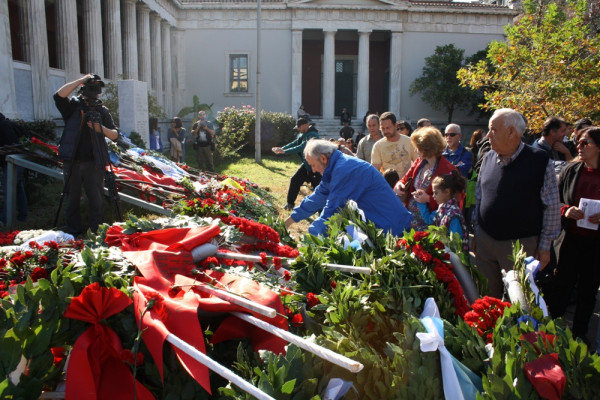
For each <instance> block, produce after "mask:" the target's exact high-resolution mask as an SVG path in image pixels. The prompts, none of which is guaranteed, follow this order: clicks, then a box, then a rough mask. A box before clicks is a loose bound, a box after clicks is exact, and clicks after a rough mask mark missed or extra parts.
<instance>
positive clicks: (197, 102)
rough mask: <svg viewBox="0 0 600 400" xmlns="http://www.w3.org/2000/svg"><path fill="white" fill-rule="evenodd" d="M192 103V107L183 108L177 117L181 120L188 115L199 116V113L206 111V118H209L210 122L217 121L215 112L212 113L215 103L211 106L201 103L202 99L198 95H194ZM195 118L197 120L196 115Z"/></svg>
mask: <svg viewBox="0 0 600 400" xmlns="http://www.w3.org/2000/svg"><path fill="white" fill-rule="evenodd" d="M192 101H193V105H192V106H187V107H183V108H182V109H181V110H180V111H179V112H178V113H177V116H178V117H179V118H183V117H185V116H186V115H188V114H190V113H194V114H198V111H201V110H204V111H206V117H207V119H208V120H214V119H215V116H214V115H213V111H212V106H213V104H215V103H211V104H206V103H200V99H199V98H198V96H197V95H194V96H193V97H192ZM194 118H196V116H195V115H194Z"/></svg>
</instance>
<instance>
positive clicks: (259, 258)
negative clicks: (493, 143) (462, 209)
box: [0, 196, 600, 400]
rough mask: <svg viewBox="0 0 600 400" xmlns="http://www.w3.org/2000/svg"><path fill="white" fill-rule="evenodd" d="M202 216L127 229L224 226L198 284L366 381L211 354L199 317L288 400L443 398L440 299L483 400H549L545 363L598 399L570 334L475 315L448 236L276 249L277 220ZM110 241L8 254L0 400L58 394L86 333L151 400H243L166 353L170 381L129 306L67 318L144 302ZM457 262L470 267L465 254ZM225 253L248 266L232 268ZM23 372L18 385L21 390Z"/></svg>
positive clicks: (581, 349)
mask: <svg viewBox="0 0 600 400" xmlns="http://www.w3.org/2000/svg"><path fill="white" fill-rule="evenodd" d="M227 198H229V197H227ZM217 199H219V197H218V196H217V197H215V207H219V206H218V205H217ZM225 209H227V207H225ZM219 210H222V209H221V208H220V207H219ZM182 214H185V212H183V211H182ZM191 214H193V215H180V216H177V217H175V218H163V219H156V220H152V221H149V220H145V219H141V218H137V217H135V216H130V217H129V219H128V221H125V222H124V223H123V224H121V225H120V227H119V228H120V231H121V232H122V233H123V234H127V235H131V234H138V233H142V232H148V233H152V232H153V231H157V230H166V229H172V228H184V227H185V228H190V227H194V226H200V227H205V226H206V227H208V226H214V225H215V224H218V225H219V226H220V232H221V233H220V234H219V236H218V237H217V238H216V239H215V242H217V243H218V249H219V254H215V255H211V256H208V257H205V258H203V259H202V260H199V261H198V262H197V263H196V264H195V265H193V266H192V267H191V268H190V269H187V268H186V269H185V272H186V274H187V275H186V277H187V278H189V279H191V280H192V281H194V282H204V281H206V282H209V283H210V282H213V279H214V278H212V275H211V274H215V273H227V274H230V275H231V276H237V277H244V278H249V279H251V280H252V281H254V282H258V283H260V285H261V287H265V288H270V290H272V291H275V292H276V293H277V294H278V297H279V299H280V301H281V305H282V307H283V308H282V311H280V315H279V317H285V318H286V319H287V322H288V324H289V329H290V331H292V332H293V333H295V334H297V335H299V336H301V337H305V338H310V340H311V341H313V342H315V343H317V344H320V345H321V346H324V347H326V348H328V349H330V350H333V351H335V352H336V353H338V354H341V355H343V356H346V357H349V358H352V359H353V360H355V361H357V362H360V363H361V364H362V365H364V369H363V370H362V371H361V372H359V373H354V374H353V373H350V372H348V371H346V370H344V369H342V368H341V367H338V366H336V365H333V364H330V363H328V362H327V361H324V360H322V359H321V358H319V357H317V356H315V355H313V354H312V353H308V352H306V351H305V350H301V349H300V348H298V347H296V346H294V345H289V346H287V351H286V352H285V353H284V354H283V353H282V354H277V353H275V352H271V351H266V350H265V351H261V352H260V353H256V352H255V351H254V348H253V346H252V342H251V340H249V339H244V338H242V339H231V340H228V341H223V342H218V343H217V342H215V341H213V340H212V339H213V338H214V337H215V332H217V331H218V328H219V327H220V326H221V324H222V323H223V321H224V317H223V316H222V315H219V314H218V313H217V314H215V315H211V316H206V315H205V316H203V317H202V319H201V320H200V324H201V327H202V334H203V336H204V345H205V351H206V355H207V356H209V357H210V358H212V359H214V360H216V361H218V362H219V363H221V364H223V365H226V366H228V367H229V368H230V369H232V370H234V371H235V372H236V373H237V374H238V375H239V376H240V377H242V378H244V379H245V380H246V381H248V382H250V383H251V384H253V385H254V386H256V387H258V388H260V389H261V390H263V391H264V392H266V393H268V394H270V395H271V396H273V397H275V398H277V399H290V400H291V399H309V398H315V399H316V398H320V396H321V395H322V394H323V388H324V387H325V386H327V384H328V383H329V381H330V380H331V379H332V378H340V379H343V380H345V381H347V382H350V383H351V384H352V385H353V387H354V388H355V391H353V390H351V391H350V392H349V393H348V394H347V395H346V396H347V398H357V399H358V398H360V399H394V398H423V399H438V398H443V397H444V392H443V385H442V381H443V378H442V375H441V372H440V358H439V355H438V353H437V352H427V353H425V352H422V351H421V349H420V341H419V339H418V338H417V336H416V333H417V332H424V331H425V328H424V326H423V325H422V322H421V321H420V320H419V315H420V314H421V312H422V310H423V304H424V301H425V299H426V298H428V297H432V298H434V299H435V301H436V303H437V304H438V307H439V310H440V314H441V316H442V318H443V319H444V332H445V345H446V347H447V348H448V350H449V351H450V352H451V354H452V355H453V356H454V357H455V358H456V359H458V360H459V361H460V362H462V363H463V364H464V365H465V366H466V367H467V368H469V369H470V370H471V371H473V372H474V373H475V374H477V375H478V376H479V377H481V380H482V383H483V392H482V393H481V394H480V396H481V397H482V398H510V397H520V398H531V399H536V398H541V396H542V394H541V393H540V389H539V387H538V386H536V385H538V383H537V382H538V381H539V377H538V376H536V375H535V374H534V373H533V372H532V371H534V370H535V366H536V365H537V364H536V363H537V362H539V361H537V360H540V359H542V361H543V362H548V361H549V358H551V359H552V360H554V361H552V362H553V363H554V364H552V365H553V368H555V369H556V370H557V371H558V369H560V370H561V371H562V372H563V374H564V377H565V379H564V384H561V381H560V380H558V381H553V382H549V383H548V385H550V386H551V387H552V388H554V389H553V390H555V392H556V393H559V394H562V395H563V396H565V397H566V398H596V397H599V396H600V379H597V378H598V377H600V361H599V358H598V356H597V355H594V354H590V353H589V352H588V351H587V347H586V345H585V344H583V343H581V342H579V341H576V340H574V339H573V337H572V335H571V333H570V331H569V330H568V329H567V328H566V327H565V325H564V323H563V322H562V321H560V320H556V321H555V320H552V319H550V318H547V317H546V318H542V319H538V320H537V321H535V320H534V319H533V318H532V317H527V316H525V318H521V317H524V314H523V311H521V309H520V308H519V307H518V306H517V305H513V306H509V305H508V304H506V303H503V302H501V301H500V300H498V299H492V298H487V297H486V298H483V299H479V300H477V301H475V302H474V303H473V305H472V306H471V307H472V308H471V307H470V306H469V304H468V303H467V302H466V300H465V298H464V294H463V293H462V288H461V287H460V284H459V283H458V281H457V280H456V277H455V276H454V273H453V268H452V265H451V263H450V262H449V260H448V257H447V253H446V247H450V248H453V246H454V244H453V242H452V240H450V239H448V236H447V233H446V232H445V231H444V229H443V228H442V229H437V228H432V229H430V230H428V231H424V232H414V231H412V232H408V233H406V234H405V235H404V236H403V237H402V238H397V237H393V236H392V235H384V234H382V232H381V231H380V230H378V229H377V228H376V227H375V226H374V225H373V224H372V223H370V222H368V221H363V220H362V219H361V218H360V216H359V215H358V213H357V212H356V211H354V210H351V209H348V208H347V209H344V210H342V211H341V212H340V213H339V214H338V215H336V216H334V217H332V218H331V220H330V222H329V236H328V237H315V236H311V235H306V236H304V237H303V238H302V239H301V242H300V243H299V244H298V245H297V246H295V245H294V243H293V242H291V241H289V242H287V244H283V243H281V242H282V238H283V237H284V235H285V229H283V228H282V223H281V221H277V220H276V219H273V218H270V219H268V221H269V224H268V225H267V224H265V223H264V222H266V220H263V222H259V221H255V220H252V219H249V218H245V217H242V216H240V215H233V214H231V213H227V214H226V213H222V212H215V213H212V214H211V213H206V214H203V213H198V214H196V213H191ZM209 214H210V215H211V216H212V217H214V219H213V218H210V217H207V215H209ZM350 226H352V227H354V228H355V229H359V230H360V231H361V232H362V233H363V234H364V236H365V239H364V241H363V242H362V243H360V246H359V247H351V246H347V245H345V243H346V242H347V241H348V240H345V239H349V235H350V234H349V233H348V228H349V227H350ZM108 231H109V227H108V226H103V227H101V229H100V230H99V233H98V235H97V236H90V237H89V238H88V240H86V241H85V242H72V243H65V244H58V243H57V244H54V243H52V242H49V243H47V244H46V243H44V244H40V245H38V244H29V243H27V244H26V246H27V247H28V248H27V249H25V250H23V249H15V248H12V249H10V250H7V251H5V253H4V255H3V256H2V258H0V263H3V264H4V266H3V268H2V270H1V271H2V274H3V275H2V280H3V282H4V284H5V285H6V288H5V289H4V291H3V292H2V293H3V298H2V299H0V308H1V309H2V311H3V312H0V351H1V352H2V354H5V356H3V360H2V363H1V364H0V370H1V372H2V376H4V377H6V378H5V379H4V381H3V383H2V384H0V397H2V398H11V397H13V398H17V397H19V398H25V399H36V398H38V397H39V395H40V393H41V392H42V391H43V390H53V389H54V388H55V387H56V385H57V383H58V382H59V381H60V379H61V377H63V376H64V371H63V368H64V366H65V363H66V362H67V356H68V355H69V354H72V353H73V351H74V349H75V347H76V343H77V340H78V339H79V338H80V337H81V336H82V335H85V334H86V333H85V332H88V331H89V329H90V326H92V327H94V328H93V329H102V330H103V331H104V332H106V331H107V329H104V328H100V327H102V326H104V327H107V328H110V330H111V331H112V332H113V333H114V336H112V335H113V333H110V334H109V335H111V337H116V338H118V340H119V343H120V347H118V346H117V347H116V349H117V350H119V349H120V350H119V351H116V350H115V352H112V353H111V354H112V355H111V362H112V363H117V364H118V365H119V368H121V367H125V368H127V371H129V372H128V373H131V375H132V376H133V377H134V378H135V380H137V381H138V382H139V383H140V385H142V386H143V388H145V389H144V390H147V392H148V393H150V395H151V396H153V397H154V398H169V399H179V398H181V399H183V398H197V399H210V398H247V397H248V395H247V394H246V393H244V392H243V391H242V389H240V388H239V387H237V386H234V385H231V384H230V383H228V382H227V381H226V380H224V379H223V378H221V377H219V376H218V375H216V374H210V376H209V382H208V385H209V386H210V388H212V390H213V392H212V394H209V393H208V392H207V391H206V390H205V389H204V388H203V387H202V386H201V385H199V384H198V383H197V382H196V381H195V380H194V379H193V378H192V377H190V375H189V374H188V373H187V372H186V370H185V369H184V368H183V367H182V365H181V364H180V363H179V361H178V358H177V357H176V355H175V353H174V350H173V349H172V348H171V347H170V346H166V347H165V350H164V358H163V362H162V365H161V367H162V376H161V373H160V371H159V368H158V366H157V365H156V363H155V362H154V361H153V358H152V355H151V352H150V350H149V348H148V347H147V346H146V345H145V343H144V342H143V341H140V340H139V337H140V332H141V330H140V327H139V325H138V324H137V323H136V315H137V316H139V313H137V312H136V311H135V310H136V308H135V307H134V306H132V305H126V304H125V303H128V302H126V301H123V302H122V304H123V305H122V307H123V308H122V309H120V308H119V310H118V311H116V312H115V313H114V314H113V313H111V314H110V315H108V314H107V315H106V316H105V317H104V318H103V319H102V320H101V321H100V320H98V321H97V320H95V319H94V320H92V322H91V324H92V325H90V321H89V319H88V321H86V320H80V319H76V318H75V319H73V318H68V317H67V316H68V315H69V313H67V310H68V309H69V307H70V305H71V304H73V300H74V299H78V300H76V301H78V302H81V303H85V302H86V300H85V298H87V297H86V295H84V294H85V293H87V292H90V291H97V292H102V293H104V292H106V293H111V296H114V297H115V298H121V299H122V298H124V297H126V298H128V299H131V298H133V297H134V292H135V289H134V287H135V285H134V282H133V279H134V277H136V276H137V275H138V272H136V266H134V265H133V264H132V263H131V262H130V261H129V260H128V259H126V258H125V257H124V256H123V254H122V253H121V252H120V250H119V249H118V247H116V246H115V245H118V244H119V242H118V241H116V242H114V243H113V242H111V243H110V244H107V243H106V240H105V239H106V238H107V232H108ZM8 237H10V235H6V238H5V241H6V242H8V241H9V239H8ZM13 240H14V239H13ZM286 241H287V239H286ZM5 244H9V243H5ZM454 248H455V250H456V251H457V252H460V251H461V249H460V246H458V247H454ZM228 252H237V253H241V254H243V255H245V256H246V259H242V260H234V259H232V258H231V257H228V254H227V253H228ZM459 256H461V258H462V259H463V260H467V259H468V258H466V257H464V255H462V254H460V253H459ZM1 260H4V261H1ZM329 264H343V265H348V266H366V267H368V268H369V269H370V274H362V273H352V272H343V271H340V270H336V269H329V268H328V267H327V265H329ZM468 267H469V266H468ZM86 288H88V289H86ZM89 288H91V289H89ZM101 288H102V289H101ZM184 289H185V288H184V287H183V286H177V285H175V286H172V287H170V289H169V292H168V294H167V295H166V296H165V297H162V298H160V299H159V298H158V297H157V298H156V299H155V301H154V303H153V305H152V306H153V307H154V305H155V304H156V303H158V306H157V308H156V309H154V310H153V311H152V310H151V312H153V313H159V314H160V310H161V305H164V304H166V302H168V301H171V300H173V299H176V298H179V297H181V296H183V290H184ZM4 292H6V293H4ZM117 292H119V293H117ZM167 297H169V298H167ZM120 301H121V300H120ZM148 304H150V302H149V303H148ZM147 308H150V307H149V306H148V307H147ZM138 311H139V310H138ZM533 311H535V310H533ZM65 314H66V315H67V316H65ZM194 315H195V314H194ZM536 315H537V314H536ZM160 319H161V320H162V319H165V320H167V319H168V318H167V317H165V318H160ZM88 334H89V333H88ZM531 334H534V336H533V338H532V337H531ZM549 335H551V336H549ZM527 338H529V339H527ZM550 338H551V339H550ZM486 342H488V344H487V346H486ZM491 348H493V352H490V349H491ZM548 357H549V358H548ZM119 363H122V365H121V364H119ZM19 365H21V366H23V369H22V371H23V373H17V374H16V376H15V374H14V373H13V371H19V369H18V368H19ZM11 373H13V375H12V378H11V377H9V376H11ZM163 378H164V379H163ZM68 379H69V378H68V377H67V383H68ZM548 385H546V386H548ZM138 393H142V389H140V391H138ZM144 393H146V391H144ZM542 393H543V392H542ZM140 398H141V397H140Z"/></svg>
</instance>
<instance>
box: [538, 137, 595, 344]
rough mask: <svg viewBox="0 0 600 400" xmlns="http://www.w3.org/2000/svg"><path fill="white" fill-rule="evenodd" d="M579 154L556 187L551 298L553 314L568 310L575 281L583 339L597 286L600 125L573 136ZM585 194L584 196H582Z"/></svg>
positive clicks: (577, 328)
mask: <svg viewBox="0 0 600 400" xmlns="http://www.w3.org/2000/svg"><path fill="white" fill-rule="evenodd" d="M576 143H577V151H578V157H577V158H576V159H575V160H574V162H571V163H569V164H568V165H567V166H566V167H565V168H564V169H563V170H562V171H561V173H560V175H559V178H558V188H559V195H560V202H561V205H562V207H561V216H562V218H561V221H562V227H563V232H562V234H561V237H560V238H559V240H560V241H561V242H560V243H556V244H555V247H556V246H557V245H558V247H559V248H560V251H559V259H558V275H557V281H558V282H559V284H560V285H563V290H559V291H558V294H557V296H556V297H559V298H557V299H551V301H550V302H549V305H550V311H551V313H552V316H553V317H559V316H561V315H563V314H564V313H565V311H566V307H567V305H568V301H569V299H570V297H571V293H572V292H573V289H574V288H575V287H577V299H576V306H575V307H576V308H575V316H574V318H573V334H574V335H575V336H576V337H579V338H582V339H583V340H584V341H585V342H587V338H586V335H587V332H588V324H589V321H590V317H591V315H592V312H593V310H594V305H595V304H596V293H598V286H600V268H599V267H598V266H600V231H599V230H598V226H599V223H600V212H598V211H597V210H598V207H596V208H595V210H596V211H592V210H591V209H592V207H590V206H591V205H592V203H594V201H595V202H599V203H597V204H600V169H599V164H600V127H598V126H592V127H589V128H586V129H584V130H582V131H581V132H580V133H579V135H578V136H577V138H576ZM586 199H588V200H586Z"/></svg>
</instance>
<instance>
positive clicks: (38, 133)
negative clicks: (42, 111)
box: [15, 119, 56, 143]
mask: <svg viewBox="0 0 600 400" xmlns="http://www.w3.org/2000/svg"><path fill="white" fill-rule="evenodd" d="M15 122H16V123H17V124H19V125H21V126H22V127H23V128H24V129H25V130H26V131H27V134H29V135H31V136H35V137H37V138H38V139H40V140H42V141H44V142H49V143H55V142H56V132H55V130H56V124H55V123H54V121H51V120H48V119H40V120H36V121H23V120H21V119H17V120H15Z"/></svg>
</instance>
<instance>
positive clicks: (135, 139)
mask: <svg viewBox="0 0 600 400" xmlns="http://www.w3.org/2000/svg"><path fill="white" fill-rule="evenodd" d="M129 140H131V143H133V144H134V145H136V146H137V147H139V148H140V149H145V148H146V144H145V143H144V140H143V139H142V136H141V135H140V134H139V133H137V132H135V131H133V132H131V133H130V134H129Z"/></svg>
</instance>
